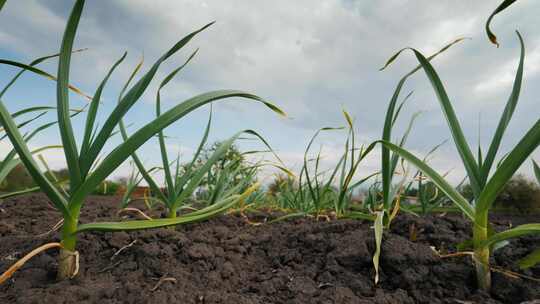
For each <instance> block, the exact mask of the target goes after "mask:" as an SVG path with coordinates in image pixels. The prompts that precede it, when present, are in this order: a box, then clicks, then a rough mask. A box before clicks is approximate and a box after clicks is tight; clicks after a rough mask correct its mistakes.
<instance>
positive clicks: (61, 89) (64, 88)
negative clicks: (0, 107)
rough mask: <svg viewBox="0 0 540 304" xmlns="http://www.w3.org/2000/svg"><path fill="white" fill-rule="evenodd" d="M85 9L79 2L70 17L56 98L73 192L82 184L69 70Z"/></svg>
mask: <svg viewBox="0 0 540 304" xmlns="http://www.w3.org/2000/svg"><path fill="white" fill-rule="evenodd" d="M83 7H84V0H77V2H76V3H75V5H74V6H73V10H72V11H71V15H70V16H69V19H68V22H67V25H66V30H65V32H64V37H63V39H62V46H61V48H60V57H59V61H58V81H57V82H56V98H57V111H58V124H59V126H60V128H59V129H60V137H61V138H62V145H63V146H64V154H65V156H66V162H67V166H68V170H69V177H70V188H71V191H73V190H74V189H76V188H77V187H79V185H80V184H81V182H82V176H81V169H80V166H79V158H78V157H79V152H78V150H77V143H76V142H75V137H74V135H73V127H72V125H71V119H70V116H69V88H68V85H69V68H70V62H71V52H72V50H73V41H74V40H75V33H76V32H77V26H78V24H79V20H80V18H81V14H82V10H83Z"/></svg>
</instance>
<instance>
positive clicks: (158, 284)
mask: <svg viewBox="0 0 540 304" xmlns="http://www.w3.org/2000/svg"><path fill="white" fill-rule="evenodd" d="M165 282H171V283H173V284H176V282H177V281H176V279H175V278H173V277H165V276H163V277H161V278H160V279H159V281H158V282H157V283H156V285H154V287H153V288H152V289H150V291H156V290H157V289H158V288H159V286H161V285H162V284H163V283H165Z"/></svg>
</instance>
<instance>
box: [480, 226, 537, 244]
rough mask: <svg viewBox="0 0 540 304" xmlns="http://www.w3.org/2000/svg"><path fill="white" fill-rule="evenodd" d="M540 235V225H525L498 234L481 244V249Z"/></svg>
mask: <svg viewBox="0 0 540 304" xmlns="http://www.w3.org/2000/svg"><path fill="white" fill-rule="evenodd" d="M538 233H540V224H524V225H519V226H516V227H514V228H511V229H508V230H505V231H502V232H499V233H496V234H494V235H492V236H491V237H489V238H488V239H487V240H485V241H484V242H482V243H481V244H480V247H485V246H491V245H493V244H495V243H498V242H501V241H505V240H508V239H513V238H516V237H520V236H523V235H527V234H538Z"/></svg>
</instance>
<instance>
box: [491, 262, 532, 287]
mask: <svg viewBox="0 0 540 304" xmlns="http://www.w3.org/2000/svg"><path fill="white" fill-rule="evenodd" d="M490 268H491V271H493V272H498V273H501V274H503V275H505V276H508V277H510V278H514V279H520V278H521V279H526V280H531V281H534V282H539V283H540V279H539V278H535V277H531V276H528V275H525V274H521V273H517V272H514V271H510V270H506V269H503V268H500V267H495V266H491V267H490Z"/></svg>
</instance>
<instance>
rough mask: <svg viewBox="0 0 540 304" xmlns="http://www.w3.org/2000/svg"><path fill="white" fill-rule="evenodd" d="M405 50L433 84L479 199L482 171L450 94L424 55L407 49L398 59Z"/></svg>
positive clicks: (472, 186)
mask: <svg viewBox="0 0 540 304" xmlns="http://www.w3.org/2000/svg"><path fill="white" fill-rule="evenodd" d="M404 50H411V51H413V52H414V55H415V56H416V59H417V60H418V62H420V65H421V66H422V68H423V69H424V72H425V73H426V76H427V77H428V79H429V81H430V82H431V85H432V87H433V89H434V91H435V94H436V95H437V99H438V100H439V103H440V105H441V109H442V110H443V113H444V116H445V118H446V121H447V123H448V126H449V128H450V132H451V134H452V137H453V139H454V142H455V144H456V148H457V150H458V152H459V155H460V157H461V159H462V161H463V164H464V166H465V169H466V171H467V175H468V176H469V181H470V183H471V188H472V189H473V191H474V193H475V194H476V195H475V196H476V197H478V195H479V193H480V191H481V186H480V185H481V182H480V181H481V179H480V170H479V168H478V164H477V163H476V160H475V159H474V156H473V154H472V152H471V149H470V147H469V144H468V143H467V140H466V139H465V135H464V134H463V131H462V129H461V125H460V123H459V120H458V119H457V116H456V114H455V111H454V108H453V106H452V103H451V102H450V99H449V98H448V94H447V93H446V90H445V89H444V85H443V84H442V82H441V79H440V78H439V75H438V74H437V72H436V71H435V69H434V68H433V66H432V65H431V63H430V62H429V60H428V59H426V58H425V57H424V55H422V54H421V53H420V52H418V51H417V50H416V49H413V48H405V49H402V50H400V51H399V52H398V53H397V54H396V55H395V56H396V57H397V55H399V54H400V53H401V52H403V51H404Z"/></svg>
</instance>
